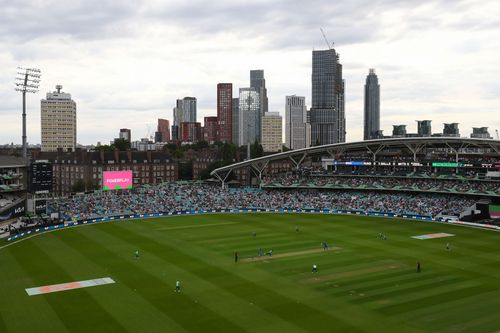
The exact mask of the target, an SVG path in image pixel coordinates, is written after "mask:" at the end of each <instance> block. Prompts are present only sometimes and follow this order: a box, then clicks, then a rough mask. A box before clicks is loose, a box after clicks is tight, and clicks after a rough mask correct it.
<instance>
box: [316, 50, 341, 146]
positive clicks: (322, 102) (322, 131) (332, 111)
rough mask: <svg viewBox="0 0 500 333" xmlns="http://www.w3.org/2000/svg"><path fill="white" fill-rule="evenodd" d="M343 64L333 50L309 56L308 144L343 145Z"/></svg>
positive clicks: (317, 52)
mask: <svg viewBox="0 0 500 333" xmlns="http://www.w3.org/2000/svg"><path fill="white" fill-rule="evenodd" d="M344 88H345V86H344V80H343V79H342V65H341V64H340V63H339V57H338V54H337V53H336V52H335V50H334V49H329V50H320V51H313V53H312V103H311V104H312V107H311V110H310V114H309V116H310V122H311V144H312V145H317V144H319V145H325V144H331V143H338V142H345V134H346V132H345V100H344Z"/></svg>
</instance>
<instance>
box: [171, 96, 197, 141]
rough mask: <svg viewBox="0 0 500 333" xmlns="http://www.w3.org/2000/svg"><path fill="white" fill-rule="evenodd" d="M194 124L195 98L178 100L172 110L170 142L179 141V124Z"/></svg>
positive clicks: (180, 134)
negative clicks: (172, 120)
mask: <svg viewBox="0 0 500 333" xmlns="http://www.w3.org/2000/svg"><path fill="white" fill-rule="evenodd" d="M184 122H189V123H195V122H196V97H184V98H183V99H178V100H177V103H176V106H175V108H174V124H173V126H172V140H179V139H180V138H181V136H182V133H180V130H181V123H184Z"/></svg>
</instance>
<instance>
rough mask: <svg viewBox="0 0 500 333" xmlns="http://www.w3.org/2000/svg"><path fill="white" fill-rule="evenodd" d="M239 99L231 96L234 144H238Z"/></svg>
mask: <svg viewBox="0 0 500 333" xmlns="http://www.w3.org/2000/svg"><path fill="white" fill-rule="evenodd" d="M239 119H240V99H239V98H233V126H232V136H233V144H235V145H236V146H239V145H240V121H239Z"/></svg>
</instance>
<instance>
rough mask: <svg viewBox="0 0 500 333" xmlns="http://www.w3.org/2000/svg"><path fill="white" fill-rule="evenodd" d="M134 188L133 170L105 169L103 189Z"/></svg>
mask: <svg viewBox="0 0 500 333" xmlns="http://www.w3.org/2000/svg"><path fill="white" fill-rule="evenodd" d="M131 188H132V170H126V171H104V172H103V173H102V189H103V190H104V191H110V190H125V189H131Z"/></svg>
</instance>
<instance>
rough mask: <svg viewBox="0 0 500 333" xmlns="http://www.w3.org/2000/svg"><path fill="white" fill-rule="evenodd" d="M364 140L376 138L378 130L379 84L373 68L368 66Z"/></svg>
mask: <svg viewBox="0 0 500 333" xmlns="http://www.w3.org/2000/svg"><path fill="white" fill-rule="evenodd" d="M364 125H365V126H364V135H363V139H364V140H372V139H377V136H378V134H377V133H378V131H380V85H379V83H378V77H377V74H375V69H373V68H370V72H369V74H368V76H367V77H366V83H365V118H364Z"/></svg>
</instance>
